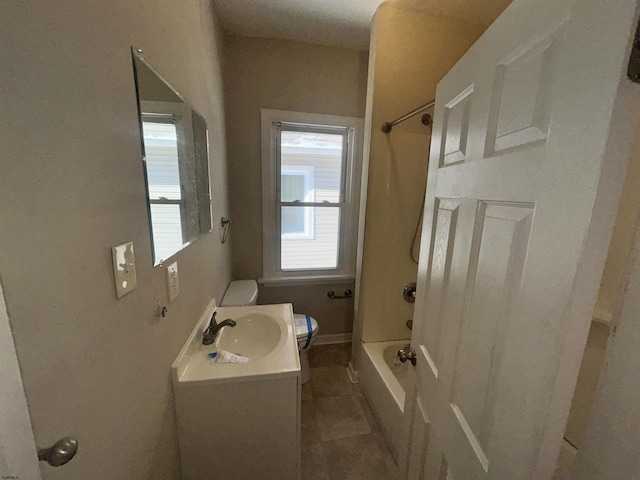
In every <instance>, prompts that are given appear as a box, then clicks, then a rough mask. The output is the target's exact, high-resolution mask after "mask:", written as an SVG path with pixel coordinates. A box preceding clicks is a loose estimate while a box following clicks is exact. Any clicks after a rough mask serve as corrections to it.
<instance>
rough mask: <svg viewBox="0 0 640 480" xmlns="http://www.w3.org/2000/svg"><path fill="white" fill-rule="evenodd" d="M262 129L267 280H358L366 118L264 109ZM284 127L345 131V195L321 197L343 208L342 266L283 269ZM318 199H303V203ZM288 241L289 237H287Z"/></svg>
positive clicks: (276, 282)
mask: <svg viewBox="0 0 640 480" xmlns="http://www.w3.org/2000/svg"><path fill="white" fill-rule="evenodd" d="M260 114H261V130H262V179H263V181H262V185H263V187H262V233H263V242H262V245H263V276H262V278H260V279H259V281H260V283H262V284H264V285H286V284H290V285H298V284H308V283H327V282H329V281H336V280H340V281H349V280H353V279H355V272H356V246H357V232H358V213H359V203H360V183H361V169H362V136H363V131H364V119H362V118H357V117H343V116H335V115H322V114H310V113H303V112H289V111H282V110H269V109H261V110H260ZM282 127H285V131H307V130H309V129H312V131H316V132H320V133H337V132H344V133H345V137H344V138H345V140H344V143H343V151H344V152H345V155H344V159H343V163H344V164H343V167H342V172H341V175H342V178H341V190H342V191H341V195H340V201H339V202H330V203H326V202H319V204H318V205H317V206H321V207H328V206H331V207H339V208H340V224H339V228H340V230H339V240H338V266H337V267H336V268H330V269H326V268H323V269H305V270H302V269H301V270H282V268H280V267H281V262H280V253H281V240H282V236H281V220H280V218H281V215H280V208H281V206H291V205H292V203H288V202H282V201H281V197H280V194H279V188H280V168H281V167H280V156H279V152H280V143H279V142H280V134H279V132H280V131H281V130H282ZM307 205H311V206H313V205H314V203H313V202H310V203H309V204H308V203H307V202H301V203H300V206H307ZM286 240H289V239H286Z"/></svg>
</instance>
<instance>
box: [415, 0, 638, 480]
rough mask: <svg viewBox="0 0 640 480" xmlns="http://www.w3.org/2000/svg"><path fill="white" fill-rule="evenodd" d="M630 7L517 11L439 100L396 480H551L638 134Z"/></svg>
mask: <svg viewBox="0 0 640 480" xmlns="http://www.w3.org/2000/svg"><path fill="white" fill-rule="evenodd" d="M637 7H638V4H637V0H607V1H606V2H604V1H602V0H515V1H514V3H513V4H512V5H511V6H510V7H509V8H507V10H506V11H505V12H504V14H503V15H501V16H500V18H498V20H497V21H496V22H495V23H494V25H492V26H491V27H490V28H489V29H488V30H487V32H486V33H485V34H484V35H483V36H482V37H481V38H480V39H479V40H478V42H477V43H476V44H475V45H474V46H473V47H472V48H471V49H470V50H469V51H468V52H467V54H466V55H465V56H464V57H463V58H462V59H461V60H460V62H458V64H457V65H456V66H455V67H454V68H453V69H452V70H451V71H450V72H449V73H448V74H447V76H446V77H445V78H444V79H443V80H442V81H441V82H440V84H439V85H438V89H437V93H436V107H435V115H434V120H435V121H434V130H433V137H432V142H431V154H430V166H429V178H428V186H427V196H426V207H425V217H424V227H423V235H422V246H421V258H420V266H419V274H418V282H419V283H418V299H417V303H416V309H415V315H414V319H415V323H414V325H415V328H414V334H413V337H412V345H413V347H414V348H415V350H416V351H417V365H416V368H415V375H414V376H413V378H414V379H415V382H416V383H415V384H414V385H412V386H411V387H410V388H409V390H408V395H407V409H406V411H407V412H408V414H409V415H411V416H412V418H413V420H412V422H413V423H412V426H413V428H412V430H411V431H410V432H409V438H411V439H412V446H410V453H409V477H410V478H412V479H413V478H426V479H429V480H431V479H447V480H449V479H455V480H470V479H480V478H482V479H503V480H517V479H534V478H535V479H548V478H550V477H551V476H552V474H553V470H554V468H555V462H556V456H557V451H558V449H559V446H560V442H561V439H562V435H563V431H564V426H565V422H566V418H567V415H568V411H569V408H570V403H571V396H572V393H573V388H574V386H575V381H576V378H577V374H578V369H579V365H580V360H581V357H582V351H583V349H584V345H585V342H586V336H587V332H588V328H589V324H590V316H591V312H592V311H593V305H594V303H595V297H596V293H597V289H598V284H599V280H600V277H601V274H602V269H603V266H604V261H605V257H606V253H607V248H608V245H609V240H610V236H611V231H612V228H613V222H614V215H615V211H616V206H617V201H618V199H619V196H620V191H621V188H622V182H623V178H624V173H625V168H626V164H627V158H628V151H627V150H628V148H627V147H628V144H629V138H630V135H631V131H632V129H633V127H634V125H633V124H634V122H635V121H636V120H637V118H636V117H637V115H638V113H637V111H638V106H639V105H640V101H639V100H640V97H639V95H638V91H640V86H638V85H635V84H632V83H631V82H630V81H629V80H628V79H627V78H626V75H625V73H626V65H627V60H628V55H629V50H630V45H631V40H632V36H633V31H634V29H635V25H636V21H637V18H638V17H637Z"/></svg>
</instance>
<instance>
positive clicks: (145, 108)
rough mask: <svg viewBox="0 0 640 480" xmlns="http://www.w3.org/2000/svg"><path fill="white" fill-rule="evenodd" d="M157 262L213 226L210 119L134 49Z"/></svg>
mask: <svg viewBox="0 0 640 480" xmlns="http://www.w3.org/2000/svg"><path fill="white" fill-rule="evenodd" d="M132 54H133V69H134V77H135V83H136V92H137V97H138V115H139V120H140V139H141V141H142V159H143V164H144V172H145V183H146V188H147V210H148V213H149V224H150V233H151V246H152V251H153V264H154V265H159V264H161V263H162V262H163V261H164V260H166V259H167V258H169V257H171V256H172V255H174V254H175V253H176V252H178V251H180V250H182V249H183V248H185V247H186V246H187V245H189V244H190V243H192V242H193V241H195V240H196V239H198V238H200V237H201V236H203V235H205V234H206V233H208V232H209V231H211V196H210V192H209V149H208V138H207V124H206V122H205V120H204V118H202V116H201V115H200V114H199V113H198V112H196V111H195V110H194V109H193V108H192V107H191V106H190V105H189V104H188V103H187V102H185V101H184V99H183V98H182V97H181V96H180V94H179V93H178V92H177V91H176V90H175V89H174V88H173V87H171V85H170V84H169V83H168V82H167V81H166V80H165V79H164V78H162V77H161V76H160V75H159V74H158V72H157V71H156V70H155V69H154V68H153V67H152V66H151V65H149V63H148V62H147V61H146V60H145V59H144V58H143V57H142V52H141V51H140V50H135V49H133V50H132Z"/></svg>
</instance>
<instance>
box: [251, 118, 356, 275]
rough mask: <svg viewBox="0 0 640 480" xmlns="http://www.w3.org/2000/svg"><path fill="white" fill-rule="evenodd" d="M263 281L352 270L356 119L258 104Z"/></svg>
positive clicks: (354, 234) (353, 271) (352, 271)
mask: <svg viewBox="0 0 640 480" xmlns="http://www.w3.org/2000/svg"><path fill="white" fill-rule="evenodd" d="M261 115H262V150H263V264H264V265H263V278H262V279H261V282H262V283H267V284H268V283H286V282H291V283H300V282H316V281H323V280H330V279H349V278H353V277H354V276H355V249H356V234H357V222H358V218H357V214H358V198H359V186H360V163H361V162H360V157H361V148H360V145H361V143H362V125H363V121H362V119H359V118H352V117H336V116H329V115H315V114H306V113H297V112H283V111H277V110H264V109H263V110H262V111H261Z"/></svg>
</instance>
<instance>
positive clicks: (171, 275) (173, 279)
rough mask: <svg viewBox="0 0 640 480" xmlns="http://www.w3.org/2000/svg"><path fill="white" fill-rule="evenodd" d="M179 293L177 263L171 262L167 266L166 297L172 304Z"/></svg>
mask: <svg viewBox="0 0 640 480" xmlns="http://www.w3.org/2000/svg"><path fill="white" fill-rule="evenodd" d="M179 293H180V283H179V282H178V262H173V263H172V264H171V265H167V296H168V297H169V301H170V302H173V299H174V298H176V297H177V296H178V294H179Z"/></svg>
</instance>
